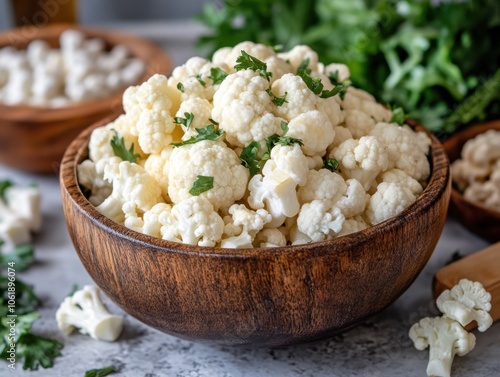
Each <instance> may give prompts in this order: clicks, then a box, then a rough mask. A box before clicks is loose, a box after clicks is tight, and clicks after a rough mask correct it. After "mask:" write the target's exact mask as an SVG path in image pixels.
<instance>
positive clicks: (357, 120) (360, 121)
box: [344, 109, 375, 139]
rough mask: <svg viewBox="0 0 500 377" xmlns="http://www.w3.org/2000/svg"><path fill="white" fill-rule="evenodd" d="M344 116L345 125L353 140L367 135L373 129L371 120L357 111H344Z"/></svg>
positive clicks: (373, 122) (373, 125) (373, 123)
mask: <svg viewBox="0 0 500 377" xmlns="http://www.w3.org/2000/svg"><path fill="white" fill-rule="evenodd" d="M344 114H345V125H346V127H347V128H348V129H349V131H351V133H352V136H353V138H355V139H359V138H361V137H363V136H365V135H368V134H369V133H370V131H371V130H372V129H373V127H375V121H374V120H373V118H372V117H370V116H369V115H367V114H366V113H364V112H362V111H360V110H358V109H352V110H346V111H344Z"/></svg>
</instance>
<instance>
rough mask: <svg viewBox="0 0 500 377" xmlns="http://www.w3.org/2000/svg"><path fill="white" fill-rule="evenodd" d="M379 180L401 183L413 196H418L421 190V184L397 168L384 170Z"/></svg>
mask: <svg viewBox="0 0 500 377" xmlns="http://www.w3.org/2000/svg"><path fill="white" fill-rule="evenodd" d="M381 181H382V182H387V183H396V184H398V185H401V186H402V187H405V188H407V189H408V190H410V192H411V193H412V194H413V195H414V196H415V197H417V196H419V195H420V194H421V193H422V191H423V187H422V185H421V184H420V183H419V182H418V181H417V180H416V179H414V178H413V177H411V176H409V175H408V174H406V173H405V172H404V171H403V170H399V169H391V170H388V171H386V172H385V173H384V174H382V176H381Z"/></svg>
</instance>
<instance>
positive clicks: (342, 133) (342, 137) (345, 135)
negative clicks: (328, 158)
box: [326, 126, 354, 155]
mask: <svg viewBox="0 0 500 377" xmlns="http://www.w3.org/2000/svg"><path fill="white" fill-rule="evenodd" d="M333 130H334V131H335V138H334V139H333V143H331V144H330V145H329V146H328V148H327V150H326V152H327V154H328V155H329V154H330V153H331V152H332V150H333V149H335V148H336V147H338V146H339V145H340V144H342V143H343V142H344V141H346V140H349V139H354V136H353V135H352V133H351V131H350V130H349V129H348V128H346V127H342V126H337V127H333Z"/></svg>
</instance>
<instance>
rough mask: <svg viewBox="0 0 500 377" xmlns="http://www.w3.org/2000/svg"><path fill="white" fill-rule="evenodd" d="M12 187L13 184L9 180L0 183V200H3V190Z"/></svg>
mask: <svg viewBox="0 0 500 377" xmlns="http://www.w3.org/2000/svg"><path fill="white" fill-rule="evenodd" d="M11 186H13V183H12V182H11V181H9V180H5V181H0V199H5V190H7V189H8V188H9V187H11Z"/></svg>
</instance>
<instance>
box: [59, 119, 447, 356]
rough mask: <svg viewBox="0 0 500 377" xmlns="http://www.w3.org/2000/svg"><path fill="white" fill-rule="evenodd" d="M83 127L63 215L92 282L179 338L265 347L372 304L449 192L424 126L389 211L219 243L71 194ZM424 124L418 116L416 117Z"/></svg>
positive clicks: (354, 320) (302, 336) (419, 244)
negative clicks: (409, 175) (405, 189)
mask: <svg viewBox="0 0 500 377" xmlns="http://www.w3.org/2000/svg"><path fill="white" fill-rule="evenodd" d="M104 124H105V122H100V123H99V124H96V125H94V126H93V127H91V128H88V129H87V130H85V131H84V132H83V133H82V134H81V135H79V136H78V138H77V139H76V140H74V141H73V143H72V144H71V145H70V146H69V148H68V150H67V151H66V153H65V155H64V158H63V161H62V166H61V173H60V183H61V192H62V201H63V209H64V215H65V217H66V222H67V226H68V229H69V233H70V235H71V238H72V240H73V243H74V245H75V248H76V250H77V253H78V255H79V257H80V259H81V261H82V263H83V265H84V266H85V268H86V269H87V271H88V272H89V274H90V275H91V277H92V278H93V279H94V281H95V282H96V284H97V285H98V286H99V287H100V288H101V289H102V290H103V291H104V293H105V294H106V295H108V296H109V297H110V298H111V299H112V300H113V301H114V302H115V303H117V304H118V305H119V306H120V307H121V308H123V310H125V311H126V312H127V313H129V314H130V315H132V316H133V317H135V318H137V319H139V320H140V321H142V322H144V323H145V324H147V325H149V326H152V327H154V328H156V329H158V330H161V331H163V332H166V333H168V334H172V335H176V336H179V337H182V338H186V339H190V340H195V341H201V342H206V343H215V344H223V345H249V346H268V347H276V346H283V345H288V344H293V343H299V342H305V341H311V340H316V339H321V338H327V337H330V336H332V335H334V334H336V333H339V332H342V331H345V330H347V329H349V328H351V327H353V326H355V325H357V324H359V323H361V322H363V321H364V320H365V319H367V318H368V317H370V316H372V315H374V314H376V313H378V312H380V311H381V310H382V309H384V308H385V307H387V306H388V305H389V304H391V303H392V302H393V301H394V300H395V299H396V298H397V297H398V296H399V295H401V294H402V293H403V292H404V291H405V290H406V289H407V288H408V287H409V286H410V284H411V283H412V282H413V280H414V279H415V278H416V276H417V275H418V274H419V273H420V271H421V270H422V268H423V267H424V266H425V264H426V263H427V261H428V259H429V257H430V255H431V254H432V252H433V250H434V247H435V246H436V243H437V241H438V239H439V236H440V234H441V231H442V229H443V226H444V223H445V219H446V213H447V209H448V202H449V197H450V188H451V184H450V173H449V164H448V159H447V158H446V155H445V153H444V150H443V148H442V146H441V144H440V143H439V142H438V141H437V139H436V138H434V137H432V150H431V156H430V162H431V164H432V175H431V177H430V181H429V184H428V186H427V187H426V189H425V190H424V192H423V193H422V195H421V196H420V197H419V198H418V199H417V201H416V202H415V203H414V204H413V205H411V206H410V207H409V208H407V209H406V210H405V211H403V212H402V213H401V214H399V215H398V216H396V217H394V218H391V219H389V220H387V221H385V222H383V223H381V224H378V225H376V226H374V227H371V228H369V229H366V230H364V231H361V232H358V233H353V234H350V235H347V236H344V237H340V238H338V239H336V240H328V241H324V242H318V243H312V244H308V245H300V246H287V247H279V248H268V249H221V248H211V247H198V246H191V245H184V244H178V243H173V242H169V241H165V240H162V239H159V238H153V237H150V236H147V235H144V234H140V233H137V232H134V231H132V230H130V229H128V228H126V227H124V226H122V225H119V224H117V223H115V222H113V221H112V220H110V219H109V218H107V217H105V216H103V215H102V214H101V213H99V212H98V211H97V210H96V209H95V208H94V207H93V206H92V205H91V204H90V203H89V202H88V200H87V199H86V198H85V196H84V195H83V194H82V192H81V190H80V187H79V185H78V181H77V173H76V166H77V164H78V163H80V162H81V161H82V160H84V159H85V158H86V157H87V155H88V152H87V146H88V141H89V136H90V134H91V132H92V130H93V129H94V128H95V127H98V126H102V125H104ZM418 129H419V130H423V127H418Z"/></svg>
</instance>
